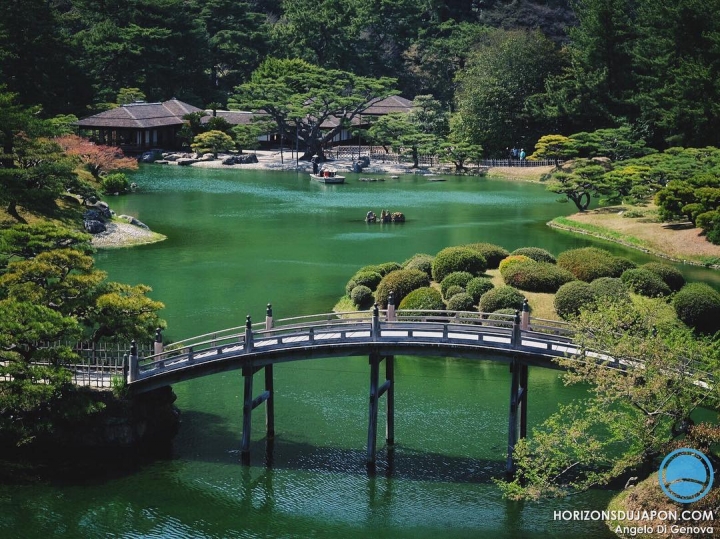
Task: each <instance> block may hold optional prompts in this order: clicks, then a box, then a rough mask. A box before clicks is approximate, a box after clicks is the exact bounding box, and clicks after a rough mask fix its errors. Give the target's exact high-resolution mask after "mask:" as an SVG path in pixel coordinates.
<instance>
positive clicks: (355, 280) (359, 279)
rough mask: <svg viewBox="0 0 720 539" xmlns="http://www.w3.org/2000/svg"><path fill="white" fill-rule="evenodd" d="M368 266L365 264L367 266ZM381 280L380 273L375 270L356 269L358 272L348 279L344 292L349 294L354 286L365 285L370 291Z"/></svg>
mask: <svg viewBox="0 0 720 539" xmlns="http://www.w3.org/2000/svg"><path fill="white" fill-rule="evenodd" d="M367 267H368V266H366V268H367ZM381 280H382V275H380V274H379V273H378V272H376V271H371V270H368V269H365V268H362V269H360V270H358V272H357V273H356V274H355V275H353V276H352V277H350V280H349V281H348V282H347V284H346V285H345V293H346V294H347V295H350V292H352V290H353V288H355V287H356V286H361V285H362V286H367V287H368V288H369V289H370V290H371V291H373V290H375V289H376V288H377V286H378V284H380V281H381Z"/></svg>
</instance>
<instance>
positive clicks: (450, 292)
mask: <svg viewBox="0 0 720 539" xmlns="http://www.w3.org/2000/svg"><path fill="white" fill-rule="evenodd" d="M460 293H465V289H464V288H463V287H462V286H458V285H456V284H454V285H452V286H449V287H448V288H447V289H446V290H445V292H443V295H442V296H443V297H444V298H445V299H450V298H451V297H453V296H454V295H455V294H460Z"/></svg>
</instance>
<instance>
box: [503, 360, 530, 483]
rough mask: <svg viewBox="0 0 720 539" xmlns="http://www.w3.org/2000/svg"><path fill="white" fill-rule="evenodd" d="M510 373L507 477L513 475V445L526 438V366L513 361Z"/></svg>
mask: <svg viewBox="0 0 720 539" xmlns="http://www.w3.org/2000/svg"><path fill="white" fill-rule="evenodd" d="M510 372H511V373H512V379H511V382H510V417H509V425H508V454H507V464H506V470H505V471H506V473H507V475H508V477H512V476H513V475H514V474H515V462H514V460H513V451H514V450H515V444H516V443H517V441H518V440H519V439H522V438H525V437H526V436H527V392H528V366H527V365H526V364H524V363H521V362H519V361H518V360H517V359H513V361H512V363H511V364H510ZM518 423H519V424H518Z"/></svg>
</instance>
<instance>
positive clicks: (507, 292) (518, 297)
mask: <svg viewBox="0 0 720 539" xmlns="http://www.w3.org/2000/svg"><path fill="white" fill-rule="evenodd" d="M524 300H525V296H523V295H522V292H520V291H519V290H517V289H515V288H513V287H512V286H500V287H498V288H493V289H492V290H489V291H487V292H485V293H484V294H483V295H482V297H481V298H480V304H479V306H478V310H479V311H480V312H483V313H493V312H495V311H497V310H499V309H522V306H523V301H524Z"/></svg>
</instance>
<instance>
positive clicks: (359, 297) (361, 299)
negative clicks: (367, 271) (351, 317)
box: [350, 285, 373, 309]
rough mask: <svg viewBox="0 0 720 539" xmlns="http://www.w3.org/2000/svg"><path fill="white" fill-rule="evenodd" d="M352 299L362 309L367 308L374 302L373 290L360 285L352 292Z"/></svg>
mask: <svg viewBox="0 0 720 539" xmlns="http://www.w3.org/2000/svg"><path fill="white" fill-rule="evenodd" d="M350 299H351V300H352V301H353V303H354V304H355V305H357V306H358V307H360V308H361V309H362V308H363V307H367V306H368V305H370V304H371V303H372V302H373V295H372V290H370V289H369V288H368V287H367V286H364V285H358V286H356V287H355V288H353V289H352V291H351V292H350Z"/></svg>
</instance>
